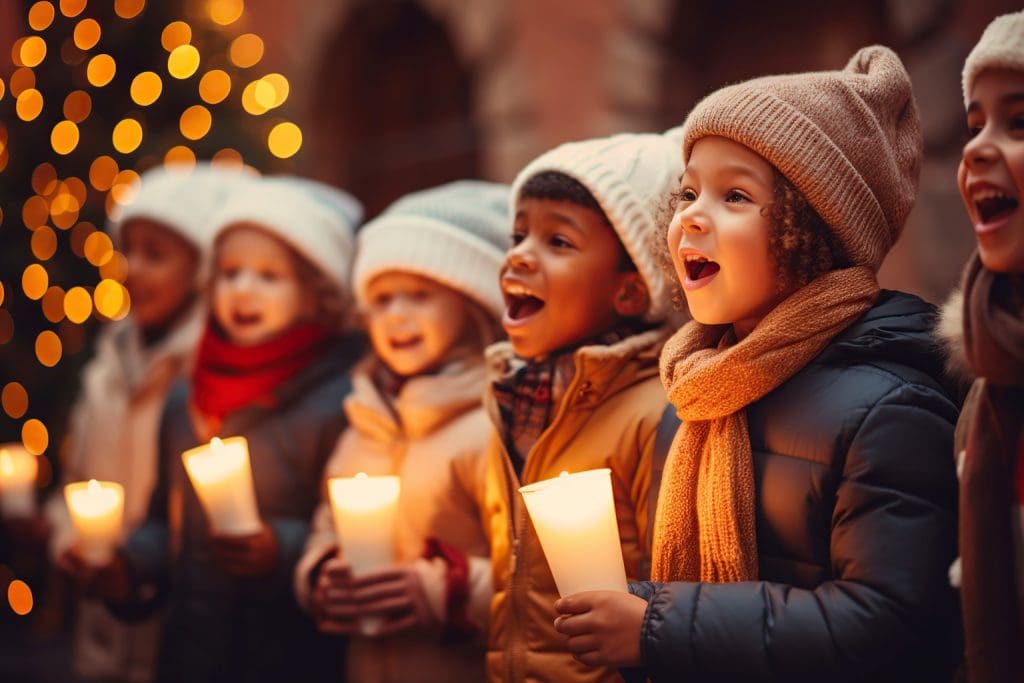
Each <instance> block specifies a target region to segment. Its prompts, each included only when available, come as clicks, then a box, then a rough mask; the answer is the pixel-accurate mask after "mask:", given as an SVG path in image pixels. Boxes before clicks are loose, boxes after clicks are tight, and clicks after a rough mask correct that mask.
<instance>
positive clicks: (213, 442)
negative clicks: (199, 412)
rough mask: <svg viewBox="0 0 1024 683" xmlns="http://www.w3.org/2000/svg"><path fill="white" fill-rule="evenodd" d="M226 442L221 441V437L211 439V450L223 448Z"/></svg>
mask: <svg viewBox="0 0 1024 683" xmlns="http://www.w3.org/2000/svg"><path fill="white" fill-rule="evenodd" d="M223 447H224V442H223V441H221V440H220V437H217V436H215V437H213V438H212V439H210V448H223Z"/></svg>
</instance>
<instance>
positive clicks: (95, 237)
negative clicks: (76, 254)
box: [82, 230, 114, 268]
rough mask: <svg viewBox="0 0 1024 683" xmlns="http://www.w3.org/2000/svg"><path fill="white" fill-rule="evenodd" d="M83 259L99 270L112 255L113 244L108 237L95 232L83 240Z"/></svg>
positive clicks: (102, 233)
mask: <svg viewBox="0 0 1024 683" xmlns="http://www.w3.org/2000/svg"><path fill="white" fill-rule="evenodd" d="M82 251H83V253H84V254H85V259H86V260H87V261H88V262H89V263H91V264H92V265H94V266H96V267H97V268H99V267H100V266H102V265H103V264H105V263H106V262H107V261H109V260H110V259H111V257H113V255H114V244H113V242H111V241H110V236H109V235H107V233H105V232H101V231H99V230H96V231H95V232H93V233H91V234H90V235H89V236H88V237H86V238H85V246H84V249H83V250H82Z"/></svg>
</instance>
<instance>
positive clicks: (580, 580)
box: [519, 468, 627, 597]
mask: <svg viewBox="0 0 1024 683" xmlns="http://www.w3.org/2000/svg"><path fill="white" fill-rule="evenodd" d="M519 491H520V493H522V494H523V501H524V502H525V503H526V509H527V511H528V512H529V513H530V519H532V520H533V527H534V529H536V530H537V536H538V538H539V539H540V545H541V548H543V549H544V556H545V558H547V561H548V566H549V567H551V574H552V575H553V576H554V579H555V585H556V586H557V587H558V593H559V595H561V596H562V597H566V596H568V595H573V594H574V593H579V592H581V591H596V590H612V591H620V592H626V590H627V588H626V568H625V565H624V564H623V561H622V546H621V544H620V541H619V527H618V524H617V522H616V520H615V502H614V499H613V497H612V484H611V470H609V469H607V468H605V469H599V470H588V471H586V472H579V473H577V474H568V473H567V472H562V475H561V476H559V477H555V478H553V479H546V480H544V481H539V482H537V483H535V484H530V485H528V486H523V487H522V488H520V489H519Z"/></svg>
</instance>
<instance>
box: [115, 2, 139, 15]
mask: <svg viewBox="0 0 1024 683" xmlns="http://www.w3.org/2000/svg"><path fill="white" fill-rule="evenodd" d="M145 8H146V0H114V12H115V13H116V14H117V16H119V17H121V18H122V19H134V18H135V17H137V16H139V15H140V14H142V10H144V9H145Z"/></svg>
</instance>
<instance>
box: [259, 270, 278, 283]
mask: <svg viewBox="0 0 1024 683" xmlns="http://www.w3.org/2000/svg"><path fill="white" fill-rule="evenodd" d="M260 279H261V280H263V281H264V282H276V281H277V280H278V279H280V278H279V276H278V274H277V273H275V272H274V271H272V270H261V271H260Z"/></svg>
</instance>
